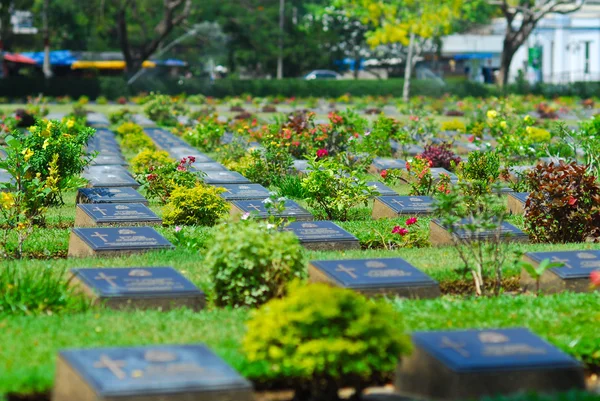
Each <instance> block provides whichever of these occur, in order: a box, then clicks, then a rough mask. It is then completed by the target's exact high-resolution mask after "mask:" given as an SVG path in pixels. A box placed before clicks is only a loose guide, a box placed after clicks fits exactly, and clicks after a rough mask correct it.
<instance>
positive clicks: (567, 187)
mask: <svg viewBox="0 0 600 401" xmlns="http://www.w3.org/2000/svg"><path fill="white" fill-rule="evenodd" d="M528 181H529V185H530V187H531V189H532V191H531V193H530V195H529V198H528V200H527V204H526V207H525V227H526V229H527V232H528V233H529V236H530V238H531V239H532V240H533V241H535V242H551V243H565V242H583V241H593V242H598V241H599V240H600V185H598V182H597V181H596V177H594V176H593V175H592V174H589V173H588V170H587V168H586V166H583V165H577V163H575V162H573V163H570V164H566V163H564V162H562V161H561V162H560V163H556V164H554V163H550V164H538V165H537V166H536V167H535V168H534V169H533V170H532V171H531V172H530V173H529V176H528Z"/></svg>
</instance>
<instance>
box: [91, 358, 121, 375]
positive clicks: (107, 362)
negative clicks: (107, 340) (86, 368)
mask: <svg viewBox="0 0 600 401" xmlns="http://www.w3.org/2000/svg"><path fill="white" fill-rule="evenodd" d="M94 367H95V368H96V369H108V370H110V373H112V374H113V375H115V377H116V378H117V379H119V380H123V379H125V378H126V377H127V374H126V373H125V371H123V369H122V368H123V367H125V361H116V360H112V359H110V357H109V356H107V355H104V354H102V355H101V356H100V360H99V361H97V362H96V363H94Z"/></svg>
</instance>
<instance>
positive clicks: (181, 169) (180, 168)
mask: <svg viewBox="0 0 600 401" xmlns="http://www.w3.org/2000/svg"><path fill="white" fill-rule="evenodd" d="M177 171H185V166H184V165H182V164H180V165H179V166H177Z"/></svg>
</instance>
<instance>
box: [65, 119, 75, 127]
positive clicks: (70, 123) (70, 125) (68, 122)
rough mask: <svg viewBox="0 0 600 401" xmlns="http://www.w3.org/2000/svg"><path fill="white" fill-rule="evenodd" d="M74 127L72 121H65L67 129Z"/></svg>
mask: <svg viewBox="0 0 600 401" xmlns="http://www.w3.org/2000/svg"><path fill="white" fill-rule="evenodd" d="M74 125H75V121H73V120H69V121H67V128H73V126H74Z"/></svg>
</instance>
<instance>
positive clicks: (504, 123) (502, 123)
mask: <svg viewBox="0 0 600 401" xmlns="http://www.w3.org/2000/svg"><path fill="white" fill-rule="evenodd" d="M500 128H502V129H506V121H501V122H500Z"/></svg>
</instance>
